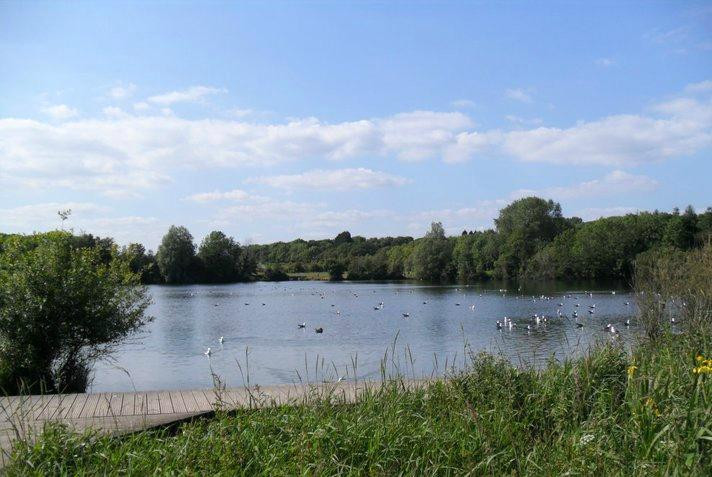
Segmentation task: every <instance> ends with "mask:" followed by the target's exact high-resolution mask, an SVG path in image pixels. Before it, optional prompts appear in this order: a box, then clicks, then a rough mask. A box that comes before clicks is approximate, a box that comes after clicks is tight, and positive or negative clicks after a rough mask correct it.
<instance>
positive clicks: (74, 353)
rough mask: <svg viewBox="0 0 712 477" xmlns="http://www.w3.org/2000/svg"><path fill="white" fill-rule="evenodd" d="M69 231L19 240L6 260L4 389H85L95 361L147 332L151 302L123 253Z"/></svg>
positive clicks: (0, 309) (0, 281)
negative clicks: (143, 329)
mask: <svg viewBox="0 0 712 477" xmlns="http://www.w3.org/2000/svg"><path fill="white" fill-rule="evenodd" d="M105 252H106V251H105V250H103V249H101V248H100V247H97V246H93V247H84V246H82V247H77V242H76V240H75V238H74V237H73V236H72V235H70V234H69V233H66V232H52V233H48V234H37V235H33V236H30V237H14V238H12V239H10V240H9V241H8V242H6V243H5V244H4V246H3V253H2V254H0V387H2V389H3V390H4V391H5V392H9V393H17V392H19V391H21V390H23V385H24V390H30V391H40V390H42V391H47V392H56V391H63V392H69V391H84V389H85V387H86V385H87V382H88V378H89V369H90V365H91V363H92V361H94V360H95V359H97V358H99V357H101V356H105V355H106V354H107V353H109V352H110V351H111V349H112V347H113V346H114V345H116V344H117V343H118V342H120V341H121V340H122V339H123V338H124V337H125V336H126V335H127V334H129V333H132V332H134V331H136V330H137V329H139V328H140V327H141V326H142V325H143V324H144V323H146V321H147V318H146V317H145V316H144V311H145V309H146V307H147V306H148V304H149V298H148V296H147V293H146V290H145V289H144V288H143V287H142V286H140V285H139V276H138V275H137V274H135V273H133V272H132V271H131V269H130V264H129V261H128V260H126V259H124V258H122V257H119V256H118V253H117V250H116V247H113V249H112V250H111V251H110V255H111V256H110V258H109V259H108V260H107V259H106V257H104V253H105Z"/></svg>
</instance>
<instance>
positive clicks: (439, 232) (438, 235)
mask: <svg viewBox="0 0 712 477" xmlns="http://www.w3.org/2000/svg"><path fill="white" fill-rule="evenodd" d="M425 238H429V239H444V238H445V229H444V228H443V224H442V223H441V222H433V223H431V224H430V230H428V231H427V232H425Z"/></svg>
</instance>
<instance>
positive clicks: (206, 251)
mask: <svg viewBox="0 0 712 477" xmlns="http://www.w3.org/2000/svg"><path fill="white" fill-rule="evenodd" d="M198 258H199V259H200V261H201V265H202V267H201V268H202V270H203V281H205V282H208V283H229V282H237V281H244V280H247V279H248V278H250V277H251V275H252V274H253V273H254V271H255V265H254V262H253V261H252V260H251V259H250V257H249V256H248V254H247V253H245V252H244V251H243V250H242V248H241V247H240V244H239V243H237V241H235V239H233V238H232V237H228V236H226V235H225V234H224V233H222V232H219V231H213V232H210V233H209V234H208V235H207V236H206V237H205V238H204V239H203V242H202V243H201V244H200V249H199V250H198Z"/></svg>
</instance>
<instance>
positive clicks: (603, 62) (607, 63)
mask: <svg viewBox="0 0 712 477" xmlns="http://www.w3.org/2000/svg"><path fill="white" fill-rule="evenodd" d="M615 64H616V62H615V60H613V59H611V58H598V59H597V60H596V65H598V66H602V67H603V68H609V67H611V66H613V65H615Z"/></svg>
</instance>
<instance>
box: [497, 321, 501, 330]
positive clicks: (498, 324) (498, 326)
mask: <svg viewBox="0 0 712 477" xmlns="http://www.w3.org/2000/svg"><path fill="white" fill-rule="evenodd" d="M497 329H498V330H501V329H502V323H501V322H500V321H499V320H497Z"/></svg>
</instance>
